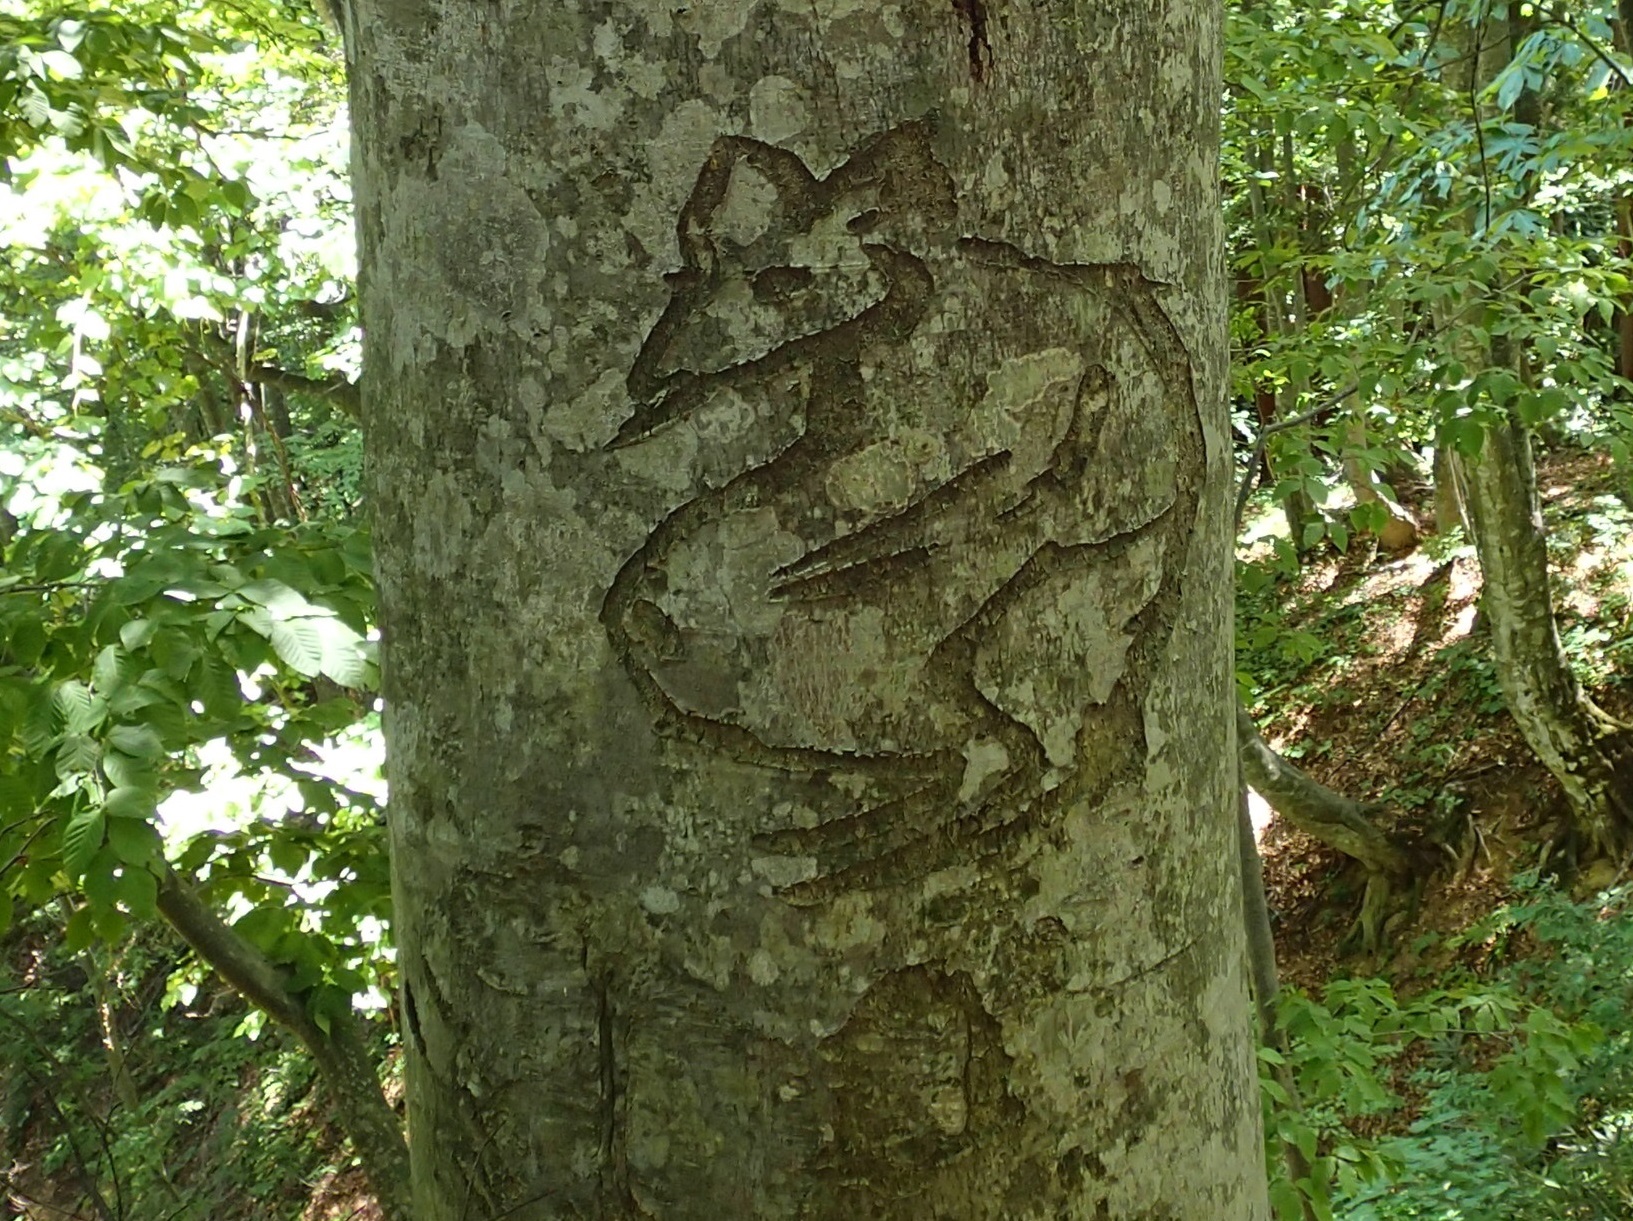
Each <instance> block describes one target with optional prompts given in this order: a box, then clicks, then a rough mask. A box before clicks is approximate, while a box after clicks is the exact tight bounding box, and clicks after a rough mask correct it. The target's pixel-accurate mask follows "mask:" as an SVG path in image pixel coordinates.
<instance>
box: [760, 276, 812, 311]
mask: <svg viewBox="0 0 1633 1221" xmlns="http://www.w3.org/2000/svg"><path fill="white" fill-rule="evenodd" d="M815 279H816V277H815V276H813V275H812V274H811V269H810V268H809V267H766V268H764V269H762V270H760V271H757V272H755V273H754V275H753V276H752V277H751V279H750V285H751V286H752V288H753V290H754V299H755V300H756V301H758V302H760V303H761V304H762V305H770V304H774V303H776V302H778V301H786V300H788V298H790V297H792V296H794V295H795V294H797V293H800V292H803V291H804V290H805V289H807V288H810V287H811V285H812V283H813V282H814V281H815Z"/></svg>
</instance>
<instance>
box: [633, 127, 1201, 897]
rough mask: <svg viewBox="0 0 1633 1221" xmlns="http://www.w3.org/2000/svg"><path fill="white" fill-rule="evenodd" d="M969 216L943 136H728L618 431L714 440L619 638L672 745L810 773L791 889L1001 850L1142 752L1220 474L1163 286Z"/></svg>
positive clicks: (643, 573)
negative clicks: (808, 150)
mask: <svg viewBox="0 0 1633 1221" xmlns="http://www.w3.org/2000/svg"><path fill="white" fill-rule="evenodd" d="M955 221H956V208H955V205H954V197H953V188H952V183H951V180H950V178H949V176H948V174H947V172H946V171H945V169H944V168H943V167H942V166H941V165H940V164H938V163H937V161H936V159H935V156H934V154H933V151H932V144H931V136H930V132H929V130H928V128H927V127H926V126H925V125H923V124H908V125H905V126H903V127H899V128H895V129H893V130H891V131H889V132H886V133H884V134H883V135H881V136H878V137H876V138H874V139H873V140H871V141H870V142H869V143H867V144H866V145H864V146H863V147H862V148H860V149H859V150H857V152H856V153H855V154H854V155H852V156H851V157H850V159H849V160H847V161H846V162H845V163H844V164H843V165H841V166H839V167H838V168H836V169H834V170H833V171H832V172H831V173H829V174H828V175H827V176H826V177H824V178H817V177H816V176H815V175H813V174H812V173H811V172H810V171H809V170H808V169H807V168H806V166H805V165H804V164H803V162H801V161H800V159H799V158H798V157H796V156H794V155H793V154H791V153H789V152H786V151H784V150H780V149H777V148H775V147H772V146H770V145H767V144H763V143H760V142H758V141H754V140H750V139H746V138H742V137H727V138H723V139H721V140H719V141H718V142H717V143H716V144H715V146H714V149H713V151H712V153H711V154H710V156H709V159H708V161H707V163H706V164H705V165H704V167H703V169H702V172H701V173H700V174H699V177H698V180H697V185H696V188H695V190H694V191H693V194H692V196H691V198H690V200H689V201H688V203H687V205H686V207H685V209H684V211H683V213H682V215H681V218H680V225H679V235H680V245H681V250H682V254H683V259H684V266H683V268H682V269H681V270H680V271H679V272H677V273H675V274H674V275H672V276H671V277H670V284H671V296H670V301H669V304H668V307H667V309H666V310H665V312H664V314H663V315H662V317H661V318H660V319H659V321H658V322H657V324H656V325H655V326H654V327H653V329H652V332H651V334H650V335H649V337H648V338H647V340H646V343H645V345H644V346H643V348H642V350H641V352H640V354H639V356H638V358H637V360H636V361H635V363H634V367H633V368H632V369H631V372H630V374H629V379H628V385H629V389H630V391H631V394H632V397H633V398H634V400H635V402H636V410H635V412H634V414H633V415H632V416H631V417H630V418H629V419H628V420H627V421H626V422H625V424H624V425H623V427H622V429H621V430H620V432H619V434H618V436H617V438H616V439H615V440H614V441H613V442H612V445H613V446H614V447H627V446H639V445H642V444H649V443H650V439H651V438H653V437H654V436H656V435H657V434H658V433H659V432H660V431H661V430H663V429H665V428H666V427H670V426H672V425H673V424H674V423H675V422H676V421H679V420H681V419H687V420H690V421H691V422H692V423H693V425H694V427H695V428H696V429H697V430H698V432H699V434H700V436H702V437H703V438H704V440H705V443H708V444H710V445H711V450H710V454H709V456H708V462H707V463H706V464H705V465H704V467H703V470H702V473H701V474H700V475H699V477H698V479H697V483H696V486H695V489H694V491H695V494H693V495H691V497H690V499H688V500H686V501H685V502H684V503H683V504H681V505H680V506H679V507H678V508H676V509H675V510H674V511H673V512H672V513H670V514H669V516H668V517H667V518H666V519H665V520H663V521H662V522H660V523H659V524H658V526H657V527H656V528H655V529H654V530H653V531H652V533H651V534H650V536H649V537H648V538H647V540H646V541H645V543H644V544H643V545H642V546H641V547H640V549H639V550H638V551H636V553H635V554H634V555H632V556H630V558H629V560H628V561H627V562H626V563H625V564H624V566H623V568H622V569H621V570H620V571H619V573H618V575H617V577H616V579H615V580H614V582H613V584H612V586H611V588H610V589H609V591H608V593H607V595H606V599H605V602H604V605H603V609H602V621H603V623H604V625H605V627H606V630H607V633H608V636H609V639H610V640H611V642H612V644H613V647H614V650H615V651H616V652H617V654H618V656H619V657H620V658H621V659H622V661H623V664H624V667H625V669H626V670H627V672H628V674H629V676H630V678H631V680H632V681H633V682H634V683H635V685H636V687H637V688H638V690H639V691H640V693H641V695H642V697H643V699H644V700H645V702H646V704H647V705H648V707H649V708H650V709H651V711H652V713H653V715H654V717H655V718H656V719H657V720H658V722H659V723H660V725H661V726H662V727H663V728H664V730H665V731H666V732H668V733H670V734H673V735H677V736H680V737H685V738H690V739H692V740H694V741H697V742H701V743H705V744H711V745H713V746H714V747H716V748H717V749H720V750H723V751H726V752H728V753H730V754H731V755H733V756H734V757H736V758H738V759H741V760H743V761H746V762H749V763H754V764H759V765H762V766H768V767H775V768H780V769H784V770H786V771H790V772H795V773H800V774H803V775H808V776H810V777H811V780H812V783H811V785H810V786H809V792H810V794H811V800H810V803H809V808H807V809H806V810H804V811H800V812H798V813H797V815H796V817H795V818H794V819H793V820H791V821H792V822H793V823H794V824H797V825H789V826H787V827H786V828H784V829H782V830H779V831H774V832H772V833H770V834H768V835H765V836H764V837H763V838H762V841H761V843H762V847H763V848H764V849H765V850H766V851H770V852H779V853H784V854H787V855H790V856H796V857H806V858H809V859H810V862H811V865H810V868H811V870H812V871H813V872H812V876H810V877H809V878H808V879H807V880H806V881H804V882H802V883H800V884H799V885H797V886H795V887H793V888H791V889H790V890H789V891H788V892H787V893H788V894H789V897H791V898H794V899H796V900H797V899H800V898H807V899H817V898H820V897H822V896H824V895H827V894H831V893H833V892H834V891H835V890H836V889H840V888H845V887H854V886H860V887H872V886H881V885H889V884H893V883H897V882H901V881H904V880H907V879H911V878H914V877H921V876H924V875H925V874H927V873H930V872H932V871H934V870H936V869H940V868H944V867H946V866H948V865H951V864H954V863H957V862H960V861H963V860H967V859H971V858H972V857H975V856H979V855H982V854H984V853H987V852H992V851H997V850H1000V849H1001V848H1003V847H1004V846H1005V845H1006V844H1009V843H1012V842H1014V841H1015V840H1016V839H1017V837H1018V836H1019V835H1020V834H1021V833H1023V832H1024V831H1026V830H1027V829H1028V828H1029V827H1040V826H1046V825H1048V823H1049V821H1050V819H1051V818H1052V816H1053V815H1054V813H1055V812H1057V811H1058V810H1059V809H1060V808H1061V807H1062V806H1063V805H1064V804H1065V803H1067V802H1069V801H1072V800H1074V799H1075V798H1077V797H1080V796H1083V795H1090V796H1092V795H1096V794H1099V793H1102V792H1104V791H1105V790H1106V788H1107V786H1109V785H1110V784H1112V783H1113V782H1114V781H1116V780H1117V779H1118V778H1119V777H1122V776H1125V775H1130V774H1137V769H1138V767H1139V766H1140V765H1141V763H1142V759H1143V753H1144V750H1145V737H1144V720H1143V716H1142V708H1141V704H1142V700H1143V696H1144V693H1145V689H1146V685H1147V681H1148V676H1149V672H1150V670H1151V668H1152V666H1153V664H1154V662H1155V660H1156V658H1157V654H1158V652H1159V651H1160V650H1161V648H1162V647H1163V645H1164V643H1165V642H1166V640H1167V638H1168V634H1169V630H1170V625H1171V621H1172V618H1173V614H1174V610H1175V602H1176V599H1177V597H1178V594H1179V585H1178V579H1177V576H1176V575H1175V574H1176V573H1177V572H1178V571H1180V570H1181V569H1182V568H1183V566H1184V554H1183V552H1184V549H1185V547H1186V544H1187V539H1188V535H1189V532H1190V530H1191V527H1192V524H1193V521H1194V516H1195V511H1196V503H1197V496H1198V491H1199V488H1200V484H1201V479H1202V468H1203V448H1202V445H1203V443H1202V433H1201V424H1200V421H1199V419H1198V415H1197V410H1196V404H1195V400H1194V397H1193V393H1192V389H1191V381H1190V367H1189V363H1188V360H1187V357H1186V353H1185V350H1184V346H1183V344H1182V342H1181V340H1180V338H1179V336H1178V334H1177V332H1176V331H1175V329H1174V327H1173V326H1172V324H1171V323H1170V321H1169V319H1168V318H1167V316H1166V314H1165V313H1164V312H1163V310H1162V308H1161V306H1160V305H1159V303H1158V301H1157V298H1156V295H1155V292H1154V286H1153V285H1152V284H1151V283H1150V282H1148V281H1147V280H1146V279H1145V278H1144V277H1143V276H1142V275H1141V274H1140V273H1139V271H1138V270H1137V269H1135V268H1133V267H1131V266H1127V265H1085V264H1069V265H1057V264H1051V263H1046V262H1043V261H1041V260H1038V259H1035V258H1031V257H1028V256H1027V255H1026V254H1024V253H1023V252H1021V251H1020V250H1018V249H1016V248H1015V247H1013V246H1010V245H1007V244H1004V243H999V242H992V241H985V240H981V239H974V238H967V237H960V236H959V235H958V233H957V229H956V224H955ZM711 438H712V439H713V440H712V441H711V440H710V439H711ZM1043 659H1046V660H1043Z"/></svg>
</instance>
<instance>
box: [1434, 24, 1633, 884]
mask: <svg viewBox="0 0 1633 1221" xmlns="http://www.w3.org/2000/svg"><path fill="white" fill-rule="evenodd" d="M1530 25H1531V19H1530V18H1529V17H1528V16H1526V15H1524V14H1521V13H1515V14H1513V15H1512V16H1510V17H1509V18H1508V19H1506V20H1505V19H1503V18H1501V17H1496V16H1492V17H1483V18H1482V20H1481V23H1480V24H1479V25H1477V26H1475V27H1473V28H1472V30H1471V31H1470V42H1471V43H1472V52H1473V53H1472V54H1471V55H1470V57H1469V58H1468V60H1467V63H1466V66H1465V68H1464V72H1465V74H1466V77H1467V80H1468V81H1469V82H1470V84H1471V85H1473V84H1483V83H1484V82H1485V81H1487V80H1488V79H1490V78H1491V77H1493V76H1495V74H1496V73H1497V72H1498V71H1499V70H1500V69H1501V68H1502V66H1503V65H1504V64H1505V63H1506V62H1507V61H1508V59H1509V58H1510V56H1511V55H1512V53H1513V46H1514V42H1515V41H1516V39H1517V38H1519V37H1523V36H1524V35H1525V34H1526V33H1527V32H1528V31H1529V28H1530ZM1477 118H1478V116H1477ZM1515 118H1516V120H1518V121H1522V122H1525V123H1526V124H1527V126H1529V127H1530V128H1531V129H1532V130H1537V129H1538V128H1540V126H1541V101H1540V98H1539V96H1538V95H1537V94H1536V93H1535V92H1534V91H1533V90H1531V89H1529V88H1528V89H1525V90H1522V91H1521V93H1520V95H1519V97H1518V98H1516V99H1515ZM1530 185H1531V184H1529V183H1527V182H1523V181H1522V182H1521V183H1520V187H1521V190H1522V192H1523V191H1528V190H1529V189H1530ZM1483 206H1484V207H1485V208H1486V209H1487V210H1489V208H1490V207H1491V203H1490V200H1489V199H1487V200H1485V201H1484V204H1483ZM1481 215H1484V214H1483V213H1481ZM1490 220H1491V218H1490V217H1489V216H1484V222H1485V223H1490ZM1475 355H1476V356H1478V355H1480V354H1479V353H1476V354H1475ZM1484 355H1485V356H1486V359H1487V361H1488V362H1489V363H1490V364H1491V365H1493V366H1496V367H1499V368H1501V367H1508V368H1516V369H1517V370H1518V372H1519V373H1520V375H1521V377H1522V380H1523V379H1524V375H1525V372H1526V369H1525V357H1526V353H1525V352H1524V351H1523V350H1518V351H1516V350H1515V349H1514V348H1513V347H1512V346H1511V341H1510V340H1509V339H1508V337H1507V336H1506V335H1500V336H1498V337H1497V338H1496V339H1495V340H1493V341H1492V342H1491V344H1490V345H1489V347H1487V350H1486V352H1485V353H1484ZM1451 462H1452V466H1453V467H1454V469H1455V471H1456V473H1457V486H1458V489H1459V490H1460V491H1461V492H1462V494H1463V510H1464V515H1465V518H1466V520H1467V521H1468V524H1469V526H1470V528H1471V530H1472V532H1473V534H1474V545H1475V551H1476V553H1477V554H1478V555H1479V557H1480V572H1481V578H1482V582H1483V584H1482V592H1481V596H1480V604H1481V608H1482V610H1484V612H1485V614H1486V616H1487V618H1488V619H1489V620H1490V623H1491V638H1492V651H1493V660H1494V662H1495V664H1496V669H1497V679H1498V682H1499V683H1500V684H1501V686H1502V689H1503V696H1504V699H1505V702H1506V703H1507V705H1508V710H1509V712H1510V713H1511V714H1512V715H1513V717H1514V720H1515V723H1516V724H1517V725H1518V726H1519V729H1520V732H1521V734H1523V735H1524V737H1525V740H1526V742H1527V744H1529V745H1530V747H1531V749H1532V751H1534V752H1535V753H1536V755H1537V757H1538V758H1539V759H1541V760H1542V762H1543V764H1544V765H1545V766H1546V767H1547V768H1548V770H1549V771H1550V772H1552V773H1553V775H1554V778H1555V779H1556V780H1558V781H1559V783H1560V787H1562V788H1563V789H1564V790H1565V796H1566V799H1567V800H1568V801H1569V803H1570V807H1571V815H1572V821H1573V826H1574V830H1575V832H1576V834H1577V836H1578V837H1579V838H1581V839H1582V840H1583V841H1585V844H1586V846H1587V847H1588V849H1589V851H1607V852H1609V851H1617V852H1619V851H1621V850H1622V849H1623V848H1625V847H1626V845H1627V843H1628V839H1629V833H1630V832H1633V736H1630V732H1629V727H1628V726H1624V725H1622V724H1620V723H1619V722H1617V721H1615V720H1613V719H1612V718H1611V717H1609V716H1608V715H1607V714H1605V713H1604V712H1603V711H1601V710H1600V709H1599V708H1598V707H1597V706H1595V705H1594V703H1593V702H1592V701H1591V700H1589V699H1588V698H1587V696H1586V695H1585V694H1583V691H1582V688H1581V685H1580V684H1579V683H1578V682H1577V681H1576V676H1575V675H1574V674H1573V673H1572V672H1571V667H1570V661H1569V659H1568V658H1567V657H1566V656H1565V650H1564V649H1563V647H1562V646H1561V645H1560V642H1559V631H1558V628H1557V627H1556V625H1555V622H1554V609H1553V598H1552V595H1551V593H1550V591H1549V579H1548V536H1547V528H1546V526H1545V525H1544V524H1543V520H1542V504H1541V499H1540V497H1539V496H1538V494H1537V479H1536V469H1535V465H1534V463H1533V461H1532V456H1531V437H1530V433H1529V431H1528V430H1527V428H1526V425H1525V423H1524V422H1523V421H1522V420H1521V419H1520V418H1519V416H1518V414H1517V413H1516V412H1515V410H1514V408H1513V407H1512V405H1504V406H1497V405H1495V404H1492V405H1491V406H1490V407H1489V409H1488V413H1487V416H1486V425H1485V429H1484V433H1483V437H1482V439H1481V444H1480V447H1479V449H1478V450H1476V451H1474V452H1471V453H1464V452H1461V451H1454V452H1453V453H1452V455H1451Z"/></svg>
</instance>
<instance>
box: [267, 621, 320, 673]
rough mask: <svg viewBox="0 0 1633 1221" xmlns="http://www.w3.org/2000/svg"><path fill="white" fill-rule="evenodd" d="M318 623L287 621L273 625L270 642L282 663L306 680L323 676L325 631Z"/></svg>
mask: <svg viewBox="0 0 1633 1221" xmlns="http://www.w3.org/2000/svg"><path fill="white" fill-rule="evenodd" d="M319 622H320V621H319V620H315V619H285V620H277V621H274V622H273V624H272V630H271V631H270V632H269V633H268V639H269V640H270V641H271V642H272V648H273V650H274V651H275V652H276V653H277V654H278V657H279V659H280V660H281V661H282V662H283V663H284V664H285V665H287V666H288V667H289V668H290V669H291V670H294V671H295V672H296V673H297V674H300V675H302V676H303V677H305V678H316V677H317V676H318V675H319V674H321V673H323V655H324V650H323V644H324V634H323V630H322V629H321V628H320V627H319V626H318V624H319Z"/></svg>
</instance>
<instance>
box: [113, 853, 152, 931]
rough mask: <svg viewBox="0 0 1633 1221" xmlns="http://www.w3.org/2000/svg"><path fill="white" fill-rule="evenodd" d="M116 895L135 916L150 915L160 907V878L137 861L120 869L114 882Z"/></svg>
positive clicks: (144, 916) (145, 916)
mask: <svg viewBox="0 0 1633 1221" xmlns="http://www.w3.org/2000/svg"><path fill="white" fill-rule="evenodd" d="M113 893H114V897H115V898H116V899H117V900H118V901H119V902H120V903H122V904H124V906H125V907H126V908H128V909H129V910H130V914H131V915H133V916H140V917H143V918H147V917H150V916H152V915H153V914H154V912H155V911H156V910H157V908H158V900H159V880H158V879H157V878H156V877H154V876H153V874H152V873H151V872H150V871H149V870H147V869H145V868H141V867H140V866H138V865H137V864H136V863H135V862H132V863H131V864H129V865H127V866H126V867H125V868H124V869H122V870H120V872H119V877H118V878H117V880H116V881H115V882H114V888H113Z"/></svg>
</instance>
